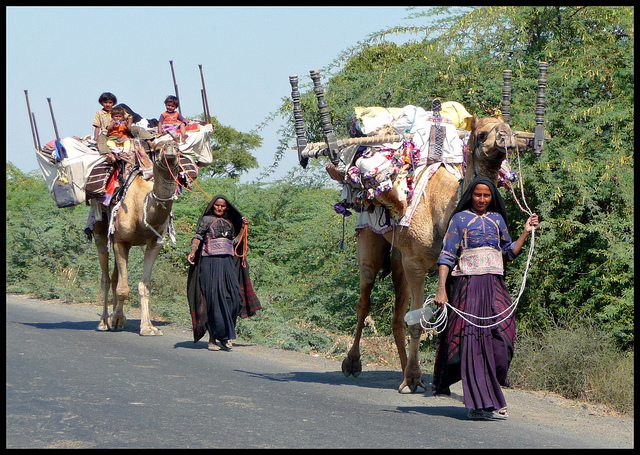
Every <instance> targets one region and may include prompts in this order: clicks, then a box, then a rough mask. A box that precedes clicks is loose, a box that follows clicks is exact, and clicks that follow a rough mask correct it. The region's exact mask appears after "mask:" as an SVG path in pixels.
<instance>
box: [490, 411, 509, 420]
mask: <svg viewBox="0 0 640 455" xmlns="http://www.w3.org/2000/svg"><path fill="white" fill-rule="evenodd" d="M493 416H494V417H495V418H497V419H501V420H506V418H507V417H509V414H507V408H502V409H500V410H499V411H497V412H496V413H495V414H494V415H493Z"/></svg>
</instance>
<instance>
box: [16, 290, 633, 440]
mask: <svg viewBox="0 0 640 455" xmlns="http://www.w3.org/2000/svg"><path fill="white" fill-rule="evenodd" d="M99 311H100V309H99V308H98V307H97V306H95V305H67V304H61V303H58V302H51V301H38V300H32V299H28V298H25V297H22V296H14V295H7V304H6V326H7V328H6V355H7V357H6V418H7V427H6V447H7V448H94V447H95V448H206V447H210V448H223V447H224V448H463V449H465V448H466V449H475V448H486V449H489V448H613V447H615V448H633V419H630V418H619V417H612V416H603V415H597V414H594V413H592V412H589V411H588V410H586V409H584V408H582V407H580V406H572V405H567V403H565V402H564V401H562V400H559V399H558V398H556V397H549V396H547V395H534V394H528V393H524V392H517V391H512V390H507V391H506V394H507V402H508V403H509V409H510V417H509V419H508V420H506V421H469V420H467V418H466V410H465V409H464V407H463V406H462V403H461V397H460V396H459V395H456V393H455V390H456V389H454V394H453V395H452V397H437V398H436V397H431V396H430V395H428V394H414V395H402V394H399V393H398V392H397V387H398V385H399V384H400V382H401V373H400V372H399V371H391V370H383V369H374V368H365V371H364V372H363V373H362V375H361V376H360V377H358V378H355V379H354V378H345V377H344V376H343V375H342V372H341V371H340V364H339V363H338V362H332V361H329V360H327V359H322V358H317V357H312V356H307V355H303V354H298V353H292V352H288V351H282V350H277V349H267V348H261V347H259V346H251V345H249V344H243V343H242V340H238V342H239V346H236V347H235V348H234V349H233V350H232V351H231V352H224V351H216V352H211V351H208V350H207V343H206V341H200V342H199V343H196V344H194V343H193V341H192V338H191V332H190V331H187V330H184V329H181V328H179V327H173V326H170V325H168V324H163V323H158V324H157V325H158V326H159V327H160V328H161V329H162V330H163V332H164V335H163V336H160V337H141V336H139V335H138V327H139V323H140V321H139V319H129V320H128V322H127V328H126V329H125V330H124V331H123V332H117V333H112V332H104V333H103V332H97V331H96V330H95V328H96V326H97V324H98V313H99ZM256 317H259V316H256ZM154 324H155V321H154ZM205 338H206V337H205ZM425 379H427V380H430V377H429V375H427V374H425ZM458 393H461V392H458Z"/></svg>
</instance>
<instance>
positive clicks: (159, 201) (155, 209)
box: [146, 164, 177, 225]
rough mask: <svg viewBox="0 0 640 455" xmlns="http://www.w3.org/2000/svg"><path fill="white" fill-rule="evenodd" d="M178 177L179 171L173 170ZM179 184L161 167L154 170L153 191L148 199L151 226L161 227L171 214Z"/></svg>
mask: <svg viewBox="0 0 640 455" xmlns="http://www.w3.org/2000/svg"><path fill="white" fill-rule="evenodd" d="M172 172H173V175H176V176H177V170H173V171H172ZM176 186H177V183H176V181H175V180H174V179H173V177H172V175H171V173H170V172H169V171H168V170H167V169H164V168H161V167H160V166H159V165H157V164H156V165H154V169H153V190H152V192H151V194H149V196H148V199H147V202H146V204H147V209H146V210H147V215H146V216H147V222H148V223H149V224H151V225H161V224H164V222H165V221H166V220H167V217H168V216H169V214H170V213H171V208H172V206H173V200H174V197H175V192H176Z"/></svg>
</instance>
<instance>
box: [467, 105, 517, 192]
mask: <svg viewBox="0 0 640 455" xmlns="http://www.w3.org/2000/svg"><path fill="white" fill-rule="evenodd" d="M516 146H517V145H516V137H515V134H514V133H513V131H512V130H511V127H510V126H509V124H508V123H506V122H505V121H504V118H502V116H501V115H498V116H497V117H486V118H482V119H478V117H477V116H476V115H475V114H474V115H473V118H472V120H471V136H470V137H469V142H468V144H467V150H468V152H467V170H466V174H465V188H466V186H467V185H468V184H469V183H470V182H471V180H473V178H474V176H475V175H483V176H486V177H489V178H490V179H492V180H493V181H494V182H495V183H496V184H497V183H498V171H499V170H500V165H501V164H502V162H503V161H504V159H505V158H506V156H507V153H509V152H511V151H515V150H516Z"/></svg>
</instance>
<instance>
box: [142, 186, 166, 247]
mask: <svg viewBox="0 0 640 455" xmlns="http://www.w3.org/2000/svg"><path fill="white" fill-rule="evenodd" d="M149 196H153V197H154V198H155V197H156V196H155V194H153V190H152V191H151V192H149V193H147V196H146V197H145V198H144V207H143V208H142V223H143V224H144V225H145V227H147V228H149V229H151V231H152V232H153V233H154V234H155V235H157V236H158V238H159V239H160V240H158V244H163V243H164V234H163V235H160V234H159V233H158V231H156V230H155V229H154V228H153V227H152V226H151V225H150V224H149V223H148V222H147V207H148V205H149ZM167 200H169V199H167Z"/></svg>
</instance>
